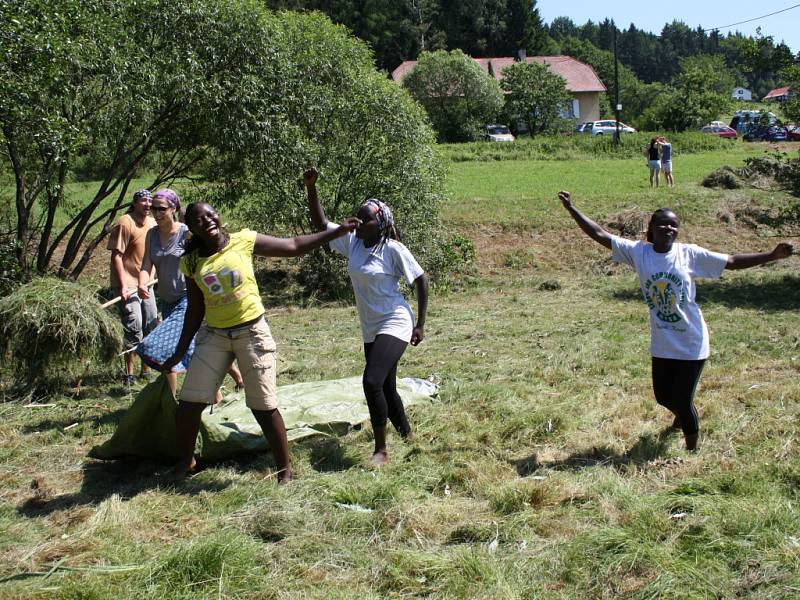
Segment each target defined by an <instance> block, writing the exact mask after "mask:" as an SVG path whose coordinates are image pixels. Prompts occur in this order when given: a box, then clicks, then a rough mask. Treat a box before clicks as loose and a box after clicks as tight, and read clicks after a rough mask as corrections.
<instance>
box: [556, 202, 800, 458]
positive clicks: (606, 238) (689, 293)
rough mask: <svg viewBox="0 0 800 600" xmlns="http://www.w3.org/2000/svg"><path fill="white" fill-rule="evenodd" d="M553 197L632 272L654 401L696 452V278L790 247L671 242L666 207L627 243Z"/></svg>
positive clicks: (699, 360)
mask: <svg viewBox="0 0 800 600" xmlns="http://www.w3.org/2000/svg"><path fill="white" fill-rule="evenodd" d="M558 197H559V199H560V200H561V203H562V204H563V205H564V208H566V209H567V211H569V214H570V215H572V218H573V219H574V220H575V222H576V223H577V224H578V226H579V227H580V228H581V229H582V230H583V231H584V233H586V234H587V235H588V236H589V237H590V238H592V239H593V240H594V241H596V242H597V243H598V244H601V245H602V246H604V247H606V248H609V249H610V250H611V258H612V259H613V260H615V261H617V262H621V263H625V264H627V265H630V266H632V267H633V268H634V269H636V272H637V273H638V275H639V281H640V283H641V289H642V295H643V296H644V300H645V302H646V303H647V305H648V307H649V309H650V335H651V338H650V339H651V341H650V353H651V355H652V369H653V391H654V393H655V397H656V402H658V403H659V404H661V405H662V406H664V407H666V408H667V409H669V410H670V411H671V412H672V413H673V414H674V415H675V420H674V421H673V427H675V428H678V427H680V429H682V430H683V436H684V439H685V440H686V448H687V449H689V450H695V449H696V448H697V439H698V434H699V431H700V420H699V418H698V415H697V409H696V408H695V406H694V393H695V388H696V387H697V382H698V381H699V379H700V373H701V372H702V370H703V366H704V364H705V360H706V358H708V355H709V344H708V328H707V327H706V323H705V321H704V320H703V314H702V313H701V312H700V307H699V306H698V305H697V303H696V302H695V291H696V290H695V278H697V277H710V278H718V277H720V276H721V275H722V272H723V271H724V270H725V269H747V268H749V267H755V266H758V265H763V264H764V263H767V262H770V261H773V260H779V259H782V258H787V257H789V256H791V255H792V253H793V251H794V248H793V247H792V245H791V244H788V243H780V244H778V245H777V246H775V248H774V249H773V250H772V251H771V252H759V253H755V254H733V255H728V254H720V253H718V252H711V251H710V250H706V249H705V248H701V247H700V246H696V245H694V244H682V243H679V242H676V241H675V240H676V238H677V237H678V230H679V228H680V220H679V219H678V216H677V215H676V214H675V213H674V212H673V211H672V210H670V209H668V208H660V209H658V210H657V211H655V212H654V213H653V215H652V217H651V218H650V223H649V224H648V226H647V240H646V241H644V242H642V241H637V242H634V241H631V240H626V239H624V238H621V237H617V236H615V235H612V234H610V233H608V232H607V231H606V230H604V229H603V228H602V227H600V226H599V225H598V224H597V223H595V222H594V221H592V220H591V219H590V218H588V217H586V216H585V215H583V214H582V213H581V212H580V211H579V210H578V209H577V208H575V207H574V206H573V205H572V200H571V196H570V193H569V192H559V193H558Z"/></svg>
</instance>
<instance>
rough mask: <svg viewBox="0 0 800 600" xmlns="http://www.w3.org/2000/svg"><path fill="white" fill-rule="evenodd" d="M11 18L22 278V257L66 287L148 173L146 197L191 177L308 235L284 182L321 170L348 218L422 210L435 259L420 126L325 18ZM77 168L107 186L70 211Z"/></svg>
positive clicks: (105, 14)
mask: <svg viewBox="0 0 800 600" xmlns="http://www.w3.org/2000/svg"><path fill="white" fill-rule="evenodd" d="M9 1H10V2H12V1H13V2H16V4H14V5H13V6H12V7H11V8H12V9H13V10H10V11H9V13H8V14H9V17H10V19H9V20H8V21H7V22H4V23H3V25H2V26H0V27H2V29H0V35H1V36H2V37H0V39H2V41H3V49H2V50H3V52H4V58H5V59H6V60H5V61H4V62H3V64H2V65H0V84H2V85H0V95H1V96H0V100H1V101H0V124H1V125H2V138H0V141H2V144H3V148H4V150H5V154H6V156H7V159H8V161H9V164H10V165H11V166H12V172H13V173H14V175H15V189H16V195H17V199H18V200H17V202H16V205H15V206H16V217H17V221H18V223H19V225H18V226H17V229H16V234H17V238H18V246H17V247H18V250H19V256H18V259H19V262H20V263H21V264H23V265H24V266H25V267H26V268H27V267H28V263H27V257H28V256H30V255H31V254H33V256H35V257H36V261H35V266H34V267H33V268H35V269H37V270H39V271H41V272H44V271H48V270H56V271H57V272H59V273H60V274H62V275H65V276H66V275H68V276H71V277H77V276H78V275H79V274H80V273H81V271H82V269H83V267H84V266H85V264H86V262H87V261H88V259H89V257H90V256H91V255H92V253H93V251H94V250H95V249H96V248H97V247H98V246H99V244H100V243H101V242H102V240H103V239H104V238H105V236H106V235H107V232H108V231H109V229H110V227H111V226H112V224H113V222H114V220H115V218H116V216H117V215H118V214H119V213H120V211H121V210H124V207H125V206H126V201H127V199H128V198H129V196H130V193H129V191H130V190H129V189H128V188H129V184H130V182H131V180H132V179H133V178H134V177H136V176H138V175H140V174H141V172H142V168H143V165H144V164H145V163H146V161H149V166H150V168H152V169H153V170H152V171H150V172H152V173H153V181H152V184H151V186H157V185H159V184H160V183H165V182H170V181H172V180H174V179H176V178H181V177H184V178H189V177H191V178H192V179H193V181H194V183H195V184H196V185H195V191H194V192H193V195H194V197H195V198H203V199H208V200H210V201H212V202H215V203H219V202H225V201H227V202H228V204H229V206H230V207H232V208H237V209H238V208H239V207H240V206H242V204H243V203H244V204H246V205H247V207H249V208H251V209H252V214H261V218H260V219H258V220H256V219H251V220H250V222H252V223H254V224H264V225H266V224H269V225H272V226H275V227H286V228H295V229H300V228H303V227H306V228H307V227H308V225H307V223H308V217H307V215H306V214H305V211H304V209H303V208H301V203H300V199H299V196H298V191H297V186H296V183H295V181H296V177H297V176H298V175H299V174H300V173H301V172H302V169H303V168H305V167H306V166H307V165H309V164H317V165H320V166H322V165H324V166H325V167H327V169H326V181H327V182H330V185H331V189H334V190H335V193H337V194H342V195H343V196H342V197H343V198H347V200H348V202H356V201H357V199H363V197H364V196H363V195H362V194H363V193H365V190H368V189H369V190H374V192H373V193H376V194H378V193H385V194H386V196H387V197H389V196H390V193H389V191H391V197H394V196H395V195H396V196H398V197H401V198H407V199H408V202H410V203H413V204H414V207H413V209H408V212H409V213H413V212H414V211H415V210H417V211H423V212H424V211H427V212H428V217H427V218H426V220H425V222H424V226H423V227H421V228H420V231H421V233H420V235H421V236H422V237H423V239H424V240H425V243H426V245H425V247H426V248H433V250H431V252H434V251H435V249H436V248H438V246H437V244H439V243H440V242H441V240H442V237H441V235H439V234H438V233H432V232H431V231H430V227H435V226H436V225H437V221H436V219H437V218H438V208H437V204H436V203H437V201H438V197H439V193H440V191H439V190H440V187H439V186H441V177H440V173H441V171H440V167H439V166H438V162H437V160H436V158H435V157H434V155H433V149H432V148H431V144H432V133H431V131H430V128H429V126H428V125H427V124H426V121H425V118H424V115H423V114H422V112H421V111H420V110H419V108H417V107H416V106H415V105H414V104H413V103H412V102H411V101H410V99H408V98H407V97H406V96H405V95H404V94H403V92H402V91H401V90H400V89H398V88H397V86H395V85H394V84H393V83H392V82H390V81H388V80H386V78H385V77H383V76H382V75H381V74H380V73H378V72H377V71H376V70H375V69H374V67H373V55H372V54H371V52H370V51H369V49H368V48H367V47H366V45H365V44H364V43H362V42H360V41H358V40H356V39H354V38H353V37H352V36H351V35H350V34H349V32H347V31H346V30H345V29H344V28H342V27H337V26H334V25H333V24H331V23H330V21H329V20H328V19H327V18H325V17H323V16H321V15H319V14H311V15H293V14H291V13H285V14H281V15H276V14H273V13H270V12H268V11H267V10H266V9H264V8H263V7H262V6H260V5H259V4H258V3H256V2H255V1H250V0H232V1H230V2H223V3H218V2H216V1H215V0H9ZM7 4H8V3H7ZM86 156H91V158H92V161H94V162H95V163H96V165H97V167H96V170H99V171H100V172H101V174H102V175H101V178H100V182H99V184H98V187H97V190H96V192H95V193H94V195H93V197H92V199H91V200H90V201H89V202H88V203H87V204H86V205H84V206H73V204H72V201H71V199H70V198H68V197H67V196H66V194H65V185H64V184H65V182H66V181H67V177H68V176H69V172H70V169H71V168H72V167H73V166H74V165H75V164H76V161H78V160H79V159H83V158H85V157H86ZM190 197H191V196H190ZM263 206H268V207H269V210H268V211H267V213H268V214H267V216H264V214H263V213H264V209H263ZM247 207H245V208H247ZM58 210H60V211H65V212H67V216H68V219H69V221H68V223H67V225H66V226H65V227H63V228H62V229H61V230H60V231H56V230H55V227H54V223H55V218H54V217H55V214H56V211H58ZM243 210H244V209H243ZM405 210H406V209H405V208H401V210H400V213H401V214H402V213H403V212H404V211H405ZM245 212H246V210H245ZM442 243H443V242H442Z"/></svg>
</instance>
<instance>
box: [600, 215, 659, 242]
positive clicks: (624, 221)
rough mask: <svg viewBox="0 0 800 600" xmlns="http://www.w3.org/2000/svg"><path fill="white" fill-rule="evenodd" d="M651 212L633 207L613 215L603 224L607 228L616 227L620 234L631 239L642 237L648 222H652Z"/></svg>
mask: <svg viewBox="0 0 800 600" xmlns="http://www.w3.org/2000/svg"><path fill="white" fill-rule="evenodd" d="M650 217H651V213H649V212H647V211H644V210H639V209H638V208H631V209H629V210H625V211H623V212H621V213H617V214H615V215H611V216H610V217H608V219H606V220H605V222H604V223H603V225H605V226H606V228H607V229H614V230H616V231H617V232H618V235H620V236H621V237H625V238H631V239H642V238H644V234H645V232H646V231H647V224H648V223H649V222H650Z"/></svg>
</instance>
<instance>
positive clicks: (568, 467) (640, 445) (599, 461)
mask: <svg viewBox="0 0 800 600" xmlns="http://www.w3.org/2000/svg"><path fill="white" fill-rule="evenodd" d="M679 433H680V432H679V431H678V430H676V429H673V428H672V427H665V428H664V429H662V430H661V431H659V432H658V433H655V434H654V433H647V434H645V435H643V436H641V437H640V438H639V439H638V440H636V443H635V444H634V445H633V446H631V447H630V448H629V449H628V450H626V451H625V452H618V451H616V450H614V449H612V448H609V447H608V446H593V447H592V448H589V449H588V450H582V451H580V452H573V453H572V454H570V455H569V456H567V457H566V458H563V459H561V460H555V461H551V462H540V461H539V460H538V457H537V456H536V455H535V454H534V455H532V456H529V457H526V458H522V459H519V460H515V461H514V466H515V468H516V469H517V473H518V474H519V475H520V476H521V477H527V476H529V475H533V474H534V473H536V472H537V471H538V470H539V469H552V470H554V471H580V470H583V469H586V468H589V467H597V466H610V467H613V468H615V469H624V468H625V467H627V466H629V465H641V464H645V463H647V462H649V461H651V460H655V459H657V458H660V457H662V456H664V455H665V454H666V452H667V449H668V448H669V443H670V438H671V437H672V436H673V435H676V434H679Z"/></svg>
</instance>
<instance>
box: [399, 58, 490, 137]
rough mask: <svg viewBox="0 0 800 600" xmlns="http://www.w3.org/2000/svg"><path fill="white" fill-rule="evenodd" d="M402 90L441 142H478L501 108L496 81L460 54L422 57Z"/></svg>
mask: <svg viewBox="0 0 800 600" xmlns="http://www.w3.org/2000/svg"><path fill="white" fill-rule="evenodd" d="M403 86H404V87H405V88H406V89H407V90H408V91H409V93H410V94H411V96H412V97H413V98H414V99H416V100H417V101H418V102H419V103H420V104H421V105H422V106H423V107H424V108H425V111H426V112H427V113H428V117H429V118H430V120H431V123H433V127H434V129H435V130H436V132H437V134H438V137H439V140H440V141H443V142H461V141H468V140H474V139H478V137H479V136H480V134H481V128H482V127H483V125H485V124H486V123H489V122H491V121H493V120H495V118H496V116H497V115H498V114H499V113H500V111H501V110H502V107H503V94H502V92H501V90H500V85H499V84H498V83H497V80H496V79H494V78H493V77H490V76H489V75H488V74H486V73H484V71H483V69H481V67H480V65H478V63H477V62H475V61H474V60H473V59H472V58H470V57H469V56H467V55H466V54H464V53H463V52H461V50H453V51H452V52H445V51H443V50H439V51H437V52H424V53H422V55H420V58H419V63H418V64H417V66H416V68H415V69H414V70H413V71H412V72H411V73H409V74H408V76H407V77H406V78H405V80H404V81H403Z"/></svg>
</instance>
